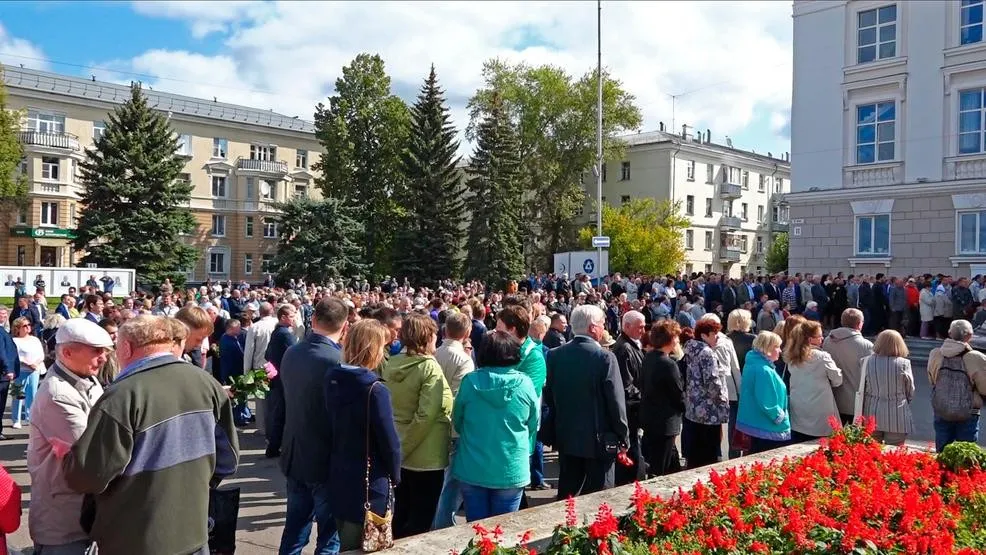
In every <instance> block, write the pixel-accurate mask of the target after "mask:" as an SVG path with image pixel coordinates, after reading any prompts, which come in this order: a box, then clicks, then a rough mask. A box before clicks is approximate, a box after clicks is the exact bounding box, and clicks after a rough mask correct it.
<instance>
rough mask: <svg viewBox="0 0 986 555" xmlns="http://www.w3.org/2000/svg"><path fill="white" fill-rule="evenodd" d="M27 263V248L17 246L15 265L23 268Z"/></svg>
mask: <svg viewBox="0 0 986 555" xmlns="http://www.w3.org/2000/svg"><path fill="white" fill-rule="evenodd" d="M26 263H27V247H25V246H24V245H17V265H18V266H24V265H25V264H26Z"/></svg>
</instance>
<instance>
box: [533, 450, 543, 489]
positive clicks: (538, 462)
mask: <svg viewBox="0 0 986 555" xmlns="http://www.w3.org/2000/svg"><path fill="white" fill-rule="evenodd" d="M543 484H544V444H543V443H541V442H540V441H537V442H535V443H534V453H533V454H531V485H532V486H540V485H543Z"/></svg>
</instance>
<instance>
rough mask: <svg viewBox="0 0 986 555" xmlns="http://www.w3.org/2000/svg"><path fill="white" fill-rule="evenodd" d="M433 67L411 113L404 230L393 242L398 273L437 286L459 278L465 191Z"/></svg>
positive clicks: (452, 131) (442, 93) (455, 146)
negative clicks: (451, 277) (447, 279)
mask: <svg viewBox="0 0 986 555" xmlns="http://www.w3.org/2000/svg"><path fill="white" fill-rule="evenodd" d="M450 120H451V118H450V117H449V110H448V107H447V106H446V104H445V93H444V91H442V89H441V88H440V87H439V86H438V77H437V75H436V74H435V66H434V65H432V66H431V72H430V73H429V74H428V78H427V79H426V80H425V82H424V85H423V86H422V87H421V93H420V94H419V95H418V100H417V102H416V103H415V104H414V106H413V107H412V108H411V132H410V137H409V140H408V148H407V150H406V151H405V154H404V159H403V161H404V173H405V177H406V185H405V189H404V193H403V195H402V196H403V197H404V198H403V199H402V200H403V203H402V204H403V207H404V210H405V216H404V225H402V226H401V227H400V228H399V230H398V232H397V235H396V238H395V242H394V246H395V249H394V254H395V258H394V272H395V274H397V275H398V276H402V277H403V276H406V277H408V278H409V279H410V280H411V283H414V284H420V283H431V284H434V283H437V282H438V281H439V280H442V279H446V278H448V277H450V276H458V275H459V259H460V253H459V250H460V249H461V248H462V236H463V232H464V229H463V221H464V220H463V210H464V208H465V204H464V201H463V195H464V193H465V190H464V188H463V185H462V181H461V179H460V175H459V171H458V169H457V168H456V166H457V165H458V163H459V160H460V157H459V156H457V155H456V152H457V151H458V149H459V143H458V141H456V140H455V127H453V126H452V124H451V123H450Z"/></svg>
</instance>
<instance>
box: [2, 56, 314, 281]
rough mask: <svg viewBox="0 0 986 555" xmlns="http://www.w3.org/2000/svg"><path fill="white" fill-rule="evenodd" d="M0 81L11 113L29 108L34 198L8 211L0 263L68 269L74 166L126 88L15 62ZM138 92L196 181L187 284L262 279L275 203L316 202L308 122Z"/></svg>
mask: <svg viewBox="0 0 986 555" xmlns="http://www.w3.org/2000/svg"><path fill="white" fill-rule="evenodd" d="M3 79H4V82H5V83H6V87H7V93H8V103H9V105H10V107H11V108H13V109H18V110H23V112H24V113H25V118H24V126H23V130H22V131H21V134H20V138H21V142H22V144H23V145H24V153H25V157H24V159H23V161H22V163H21V167H20V171H21V172H23V173H24V174H25V175H27V177H28V179H29V182H30V185H29V190H30V203H29V205H28V206H27V207H26V208H25V209H24V210H23V211H21V212H20V213H18V214H15V215H13V216H12V221H11V222H10V225H9V229H8V230H7V231H8V232H9V235H8V237H7V238H6V240H4V241H3V245H2V246H0V265H18V266H52V267H60V266H73V265H75V264H76V263H77V262H78V259H79V258H80V257H79V256H78V254H77V253H75V252H74V251H73V249H72V246H71V239H72V238H73V237H74V236H75V235H74V229H75V225H76V222H77V217H78V215H79V211H80V209H81V207H80V206H79V204H78V199H79V193H80V191H81V184H80V183H79V180H78V178H79V171H78V168H79V162H81V161H82V160H84V159H85V151H86V149H88V148H92V146H93V142H94V140H95V139H96V138H97V137H99V136H100V134H101V133H102V132H103V131H104V130H105V123H104V122H105V121H106V120H107V119H108V116H107V114H108V113H110V112H112V111H113V109H114V108H115V107H116V106H117V105H119V104H122V103H123V102H124V101H126V100H127V99H128V98H129V97H130V89H129V87H128V86H123V85H117V84H114V83H106V82H100V81H96V80H94V79H92V80H87V79H80V78H77V77H71V76H67V75H59V74H55V73H48V72H44V71H37V70H32V69H25V68H16V67H4V68H3ZM144 93H145V94H146V96H147V97H148V101H149V103H150V105H151V106H152V107H154V108H155V109H157V110H160V111H161V112H162V113H164V114H167V117H168V119H169V121H170V122H171V125H172V127H173V128H174V132H175V134H176V136H177V137H178V141H179V147H178V155H179V156H181V157H182V158H184V160H185V171H184V173H183V174H182V179H185V180H188V181H189V182H191V183H192V185H193V186H194V189H193V191H192V198H191V201H190V202H189V204H188V207H187V208H188V210H190V211H191V212H192V213H193V214H194V216H195V219H196V221H197V222H198V226H197V228H196V229H195V231H194V232H193V233H191V234H189V235H187V236H185V237H184V240H185V241H187V242H188V243H189V244H190V245H193V246H195V247H196V249H198V251H199V252H200V253H201V255H200V257H199V260H198V262H197V263H196V265H195V267H194V268H190V269H189V271H188V273H187V277H188V279H189V280H190V281H204V280H206V279H209V278H212V279H222V280H226V279H233V280H237V281H238V280H241V279H243V280H247V281H260V280H262V279H263V274H264V272H265V271H266V270H267V265H268V264H269V262H270V261H271V260H272V259H273V256H274V253H275V252H276V247H277V240H278V229H277V222H276V211H275V210H274V209H273V207H272V204H273V203H275V202H282V201H286V200H288V199H290V198H291V197H295V196H307V195H312V196H317V195H318V191H317V190H315V189H314V179H315V174H314V173H313V171H312V169H311V168H312V165H313V164H314V163H315V162H317V161H318V157H319V151H320V147H319V145H318V142H317V141H316V140H315V136H314V127H313V125H312V124H311V123H310V122H307V121H304V120H302V119H299V118H296V117H289V116H285V115H281V114H277V113H274V112H272V111H269V110H261V109H257V108H249V107H245V106H237V105H233V104H225V103H222V102H218V101H217V100H216V99H211V100H210V99H197V98H191V97H186V96H181V95H176V94H170V93H163V92H158V91H154V90H150V89H147V88H145V90H144ZM120 217H121V218H125V217H126V215H125V214H121V215H120Z"/></svg>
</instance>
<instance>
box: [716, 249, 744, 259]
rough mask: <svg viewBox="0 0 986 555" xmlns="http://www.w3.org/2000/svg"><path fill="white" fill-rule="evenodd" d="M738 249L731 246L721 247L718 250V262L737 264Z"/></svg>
mask: <svg viewBox="0 0 986 555" xmlns="http://www.w3.org/2000/svg"><path fill="white" fill-rule="evenodd" d="M740 254H741V253H740V248H739V247H733V246H723V247H720V248H719V262H739V261H740Z"/></svg>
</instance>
